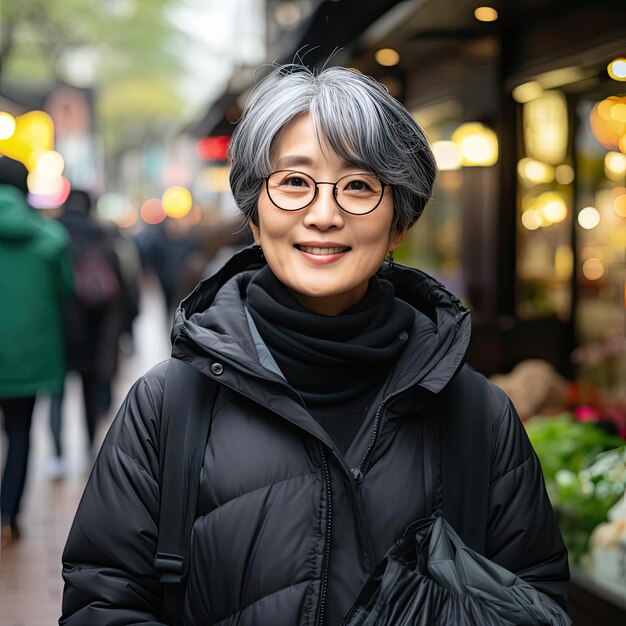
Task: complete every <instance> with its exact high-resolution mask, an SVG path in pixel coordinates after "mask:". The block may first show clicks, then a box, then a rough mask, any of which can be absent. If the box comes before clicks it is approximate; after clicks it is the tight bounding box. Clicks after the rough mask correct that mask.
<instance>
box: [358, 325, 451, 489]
mask: <svg viewBox="0 0 626 626" xmlns="http://www.w3.org/2000/svg"><path fill="white" fill-rule="evenodd" d="M455 336H456V330H455V332H453V333H452V337H451V338H450V339H449V340H448V341H447V342H446V344H445V346H444V347H446V348H447V346H448V345H450V344H451V343H452V341H453V340H454V337H455ZM440 353H441V354H444V353H445V350H440ZM440 358H441V357H440ZM422 371H423V370H422ZM419 374H421V372H419ZM419 374H418V376H419ZM413 384H414V383H409V384H408V385H406V386H404V387H403V388H402V389H398V390H396V391H394V392H393V393H390V394H389V395H388V396H387V397H386V398H384V399H383V401H382V402H381V403H380V406H379V407H378V411H376V418H375V419H374V429H373V430H372V436H371V437H370V442H369V444H368V446H367V449H366V450H365V454H364V455H363V458H362V459H361V462H360V463H359V464H358V466H357V467H355V468H353V469H351V470H350V471H351V472H352V478H354V482H355V483H356V484H357V485H360V484H361V483H362V482H363V479H364V478H365V469H366V465H367V462H368V460H369V457H370V455H371V454H372V451H373V450H374V446H375V445H376V441H377V440H378V433H379V431H380V423H381V420H382V410H383V407H384V406H385V404H387V402H388V401H389V400H391V399H392V398H395V397H396V396H397V395H399V394H401V393H404V392H405V391H406V390H407V389H410V388H411V387H413Z"/></svg>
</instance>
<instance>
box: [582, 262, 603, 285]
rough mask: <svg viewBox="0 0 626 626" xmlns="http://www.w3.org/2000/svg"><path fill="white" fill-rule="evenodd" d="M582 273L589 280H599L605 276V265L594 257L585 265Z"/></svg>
mask: <svg viewBox="0 0 626 626" xmlns="http://www.w3.org/2000/svg"><path fill="white" fill-rule="evenodd" d="M582 272H583V276H584V277H585V278H586V279H587V280H598V278H602V276H603V275H604V265H603V264H602V261H600V259H597V258H595V257H593V258H591V259H587V260H586V261H585V262H584V263H583V266H582Z"/></svg>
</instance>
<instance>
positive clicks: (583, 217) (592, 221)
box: [578, 206, 600, 230]
mask: <svg viewBox="0 0 626 626" xmlns="http://www.w3.org/2000/svg"><path fill="white" fill-rule="evenodd" d="M578 223H579V224H580V225H581V226H582V228H584V229H585V230H591V229H592V228H595V227H596V226H597V225H598V224H599V223H600V211H598V209H596V207H594V206H587V207H585V208H584V209H581V211H580V213H579V214H578Z"/></svg>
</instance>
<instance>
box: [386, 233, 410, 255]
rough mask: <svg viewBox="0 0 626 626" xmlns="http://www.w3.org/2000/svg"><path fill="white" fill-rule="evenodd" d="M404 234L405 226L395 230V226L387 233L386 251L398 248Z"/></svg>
mask: <svg viewBox="0 0 626 626" xmlns="http://www.w3.org/2000/svg"><path fill="white" fill-rule="evenodd" d="M406 234H407V229H406V228H404V229H402V230H396V229H395V228H393V229H392V230H391V232H390V233H389V245H388V246H387V252H393V251H394V250H396V249H397V248H399V247H400V244H401V243H402V242H403V241H404V238H405V237H406Z"/></svg>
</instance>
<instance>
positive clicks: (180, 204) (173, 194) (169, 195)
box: [161, 187, 193, 219]
mask: <svg viewBox="0 0 626 626" xmlns="http://www.w3.org/2000/svg"><path fill="white" fill-rule="evenodd" d="M161 202H162V203H163V210H164V211H165V214H166V215H168V216H169V217H173V218H176V219H178V218H181V217H184V216H185V215H187V213H189V211H190V210H191V205H192V203H193V200H192V198H191V193H190V192H189V190H188V189H185V188H184V187H170V188H169V189H167V190H166V191H165V193H164V194H163V196H161Z"/></svg>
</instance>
